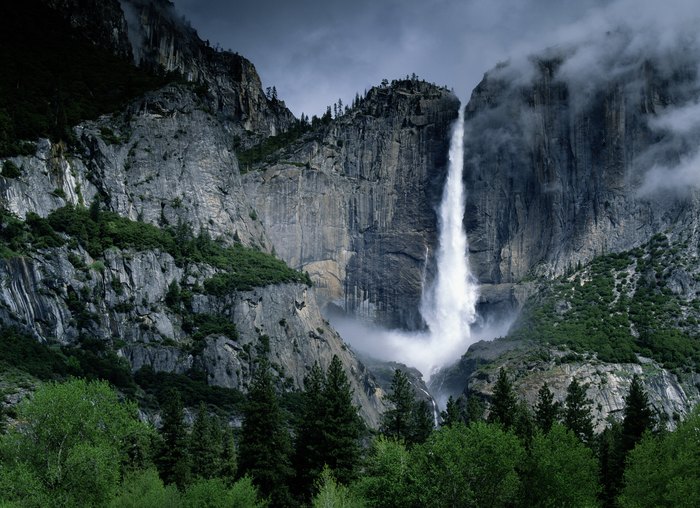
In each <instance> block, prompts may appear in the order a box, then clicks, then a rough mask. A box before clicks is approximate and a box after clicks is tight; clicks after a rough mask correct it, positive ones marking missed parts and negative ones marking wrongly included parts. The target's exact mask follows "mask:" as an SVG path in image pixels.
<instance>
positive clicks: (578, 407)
mask: <svg viewBox="0 0 700 508" xmlns="http://www.w3.org/2000/svg"><path fill="white" fill-rule="evenodd" d="M565 406H566V407H565V409H564V426H565V427H566V428H567V429H569V430H570V431H572V432H573V433H574V434H575V435H576V436H578V438H579V439H580V440H581V441H583V442H584V443H586V444H592V441H593V417H592V415H591V401H590V399H589V398H588V397H586V388H585V387H583V386H581V385H580V384H579V383H578V381H576V379H574V380H573V381H571V384H569V387H568V388H567V390H566V400H565Z"/></svg>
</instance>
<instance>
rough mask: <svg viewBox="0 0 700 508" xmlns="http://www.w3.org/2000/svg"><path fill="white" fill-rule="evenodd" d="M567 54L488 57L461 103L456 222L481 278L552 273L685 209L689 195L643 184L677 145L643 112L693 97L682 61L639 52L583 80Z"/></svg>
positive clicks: (690, 211) (671, 220) (654, 112)
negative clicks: (517, 62) (521, 67)
mask: <svg viewBox="0 0 700 508" xmlns="http://www.w3.org/2000/svg"><path fill="white" fill-rule="evenodd" d="M567 58H568V56H567V55H560V56H556V57H549V58H547V59H532V61H531V63H530V64H528V67H529V68H528V69H527V74H529V75H526V76H523V75H522V73H521V72H518V73H517V76H516V75H515V74H516V73H515V71H514V69H511V68H510V67H509V66H507V65H506V66H502V67H499V68H496V69H495V70H494V71H492V72H490V73H488V74H487V75H486V76H485V78H484V80H483V81H482V82H481V83H480V84H479V86H477V88H476V89H475V90H474V92H473V94H472V97H471V100H470V101H469V104H468V105H467V107H466V118H465V126H466V130H465V185H466V187H467V189H468V191H467V203H466V210H465V224H466V225H467V234H468V236H469V241H470V262H471V264H472V268H473V270H474V271H475V272H476V275H477V277H478V279H479V281H480V282H482V283H484V284H500V283H511V282H518V281H521V280H522V279H523V278H525V277H526V276H540V275H543V276H555V275H561V274H562V273H564V272H565V271H566V270H567V269H569V268H572V267H575V266H576V265H577V264H578V263H585V262H587V261H589V260H591V259H592V258H593V257H594V256H596V255H600V254H601V253H604V252H616V251H621V250H627V249H630V248H632V247H634V246H636V245H638V244H640V243H643V242H645V241H646V240H648V239H649V238H650V237H651V236H652V235H653V234H654V233H657V232H659V231H663V230H665V229H666V228H669V227H673V226H675V225H676V224H678V222H679V220H680V221H683V218H684V217H692V216H693V215H694V213H695V210H696V207H695V205H694V203H693V202H692V200H691V199H689V196H688V195H687V194H686V195H684V196H679V195H678V193H668V192H666V193H664V192H653V189H652V192H648V191H649V188H648V184H649V178H648V176H649V174H648V173H647V170H649V169H650V168H651V167H653V166H654V165H660V164H666V165H669V166H672V165H673V164H674V162H673V161H674V160H675V161H677V160H678V156H679V153H680V154H682V153H683V151H684V150H687V148H686V149H684V148H682V147H681V146H678V143H676V145H677V146H676V150H677V151H676V152H675V154H671V152H670V151H669V150H668V148H669V147H670V145H671V144H672V140H673V137H674V136H673V133H672V132H669V131H665V132H664V131H660V130H659V129H658V128H654V125H653V120H654V118H655V117H658V116H659V115H662V114H663V113H664V112H665V111H668V110H670V109H672V107H673V106H682V105H686V104H687V103H688V101H691V100H692V97H693V94H694V92H693V90H694V85H692V81H693V80H694V77H695V76H694V71H691V69H692V68H691V67H689V66H687V65H686V64H685V63H683V62H681V63H678V62H677V59H676V61H675V62H674V64H675V65H664V64H663V63H662V62H659V61H646V62H645V63H640V64H639V65H632V66H630V67H628V68H627V70H626V71H625V72H623V73H620V72H618V73H615V72H612V71H611V72H610V77H609V78H608V79H605V80H603V81H596V80H595V79H594V78H593V77H591V80H592V82H593V84H591V85H590V87H591V88H590V89H586V87H584V86H583V85H582V84H581V83H579V82H572V80H571V79H570V77H569V75H568V74H567ZM572 58H573V57H572ZM669 67H672V68H669ZM691 85H692V86H691Z"/></svg>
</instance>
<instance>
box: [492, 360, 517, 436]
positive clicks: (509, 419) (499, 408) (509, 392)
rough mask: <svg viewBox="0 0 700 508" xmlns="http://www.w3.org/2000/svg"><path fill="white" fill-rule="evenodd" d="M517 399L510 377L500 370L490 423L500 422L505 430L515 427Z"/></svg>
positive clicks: (494, 392) (495, 387)
mask: <svg viewBox="0 0 700 508" xmlns="http://www.w3.org/2000/svg"><path fill="white" fill-rule="evenodd" d="M515 411H516V399H515V394H514V393H513V385H512V384H511V382H510V380H509V379H508V375H507V374H506V371H505V370H503V369H500V370H499V371H498V379H497V380H496V385H495V386H494V388H493V398H492V399H491V407H490V413H489V418H488V420H489V422H490V423H500V424H501V425H502V426H503V429H504V430H508V429H510V428H511V427H513V423H514V422H515Z"/></svg>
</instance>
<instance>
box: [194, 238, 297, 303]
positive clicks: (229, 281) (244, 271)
mask: <svg viewBox="0 0 700 508" xmlns="http://www.w3.org/2000/svg"><path fill="white" fill-rule="evenodd" d="M219 249H220V253H221V254H220V255H217V256H216V257H215V258H212V259H210V261H213V262H212V264H213V265H214V266H216V267H217V268H220V269H224V270H227V271H226V272H224V273H220V274H217V275H214V276H213V277H211V278H210V279H207V280H206V281H205V282H204V289H205V290H206V291H207V292H208V293H210V294H213V295H218V296H223V295H225V294H227V293H230V292H231V291H249V290H251V289H253V288H255V287H259V286H267V285H270V284H279V283H282V282H300V283H304V284H307V285H309V286H310V285H311V279H310V278H309V275H308V274H306V273H301V272H299V271H296V270H293V269H291V268H289V267H288V266H287V265H286V264H285V263H284V261H281V260H279V259H277V258H275V257H274V256H271V255H270V254H266V253H264V252H261V251H256V250H254V249H250V248H247V247H243V246H242V245H240V244H236V245H234V246H233V247H228V248H223V247H219ZM208 261H209V260H208Z"/></svg>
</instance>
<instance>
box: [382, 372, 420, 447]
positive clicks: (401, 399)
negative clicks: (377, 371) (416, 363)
mask: <svg viewBox="0 0 700 508" xmlns="http://www.w3.org/2000/svg"><path fill="white" fill-rule="evenodd" d="M387 398H388V400H389V402H391V404H392V405H393V407H392V408H391V409H388V410H387V411H386V412H385V413H384V415H383V416H382V432H383V433H384V434H385V435H386V436H389V437H393V438H396V439H402V440H405V439H406V438H407V437H408V434H409V431H410V420H411V411H412V409H413V405H414V395H413V389H412V388H411V385H410V383H409V382H408V378H407V377H406V374H404V373H403V371H401V370H400V369H396V371H394V377H393V378H392V380H391V393H390V394H389V396H388V397H387Z"/></svg>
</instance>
